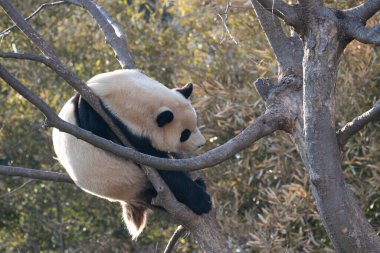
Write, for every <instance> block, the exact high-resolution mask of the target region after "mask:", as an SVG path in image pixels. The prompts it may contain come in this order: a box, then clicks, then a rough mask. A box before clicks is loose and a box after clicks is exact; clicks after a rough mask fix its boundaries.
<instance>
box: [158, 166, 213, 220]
mask: <svg viewBox="0 0 380 253" xmlns="http://www.w3.org/2000/svg"><path fill="white" fill-rule="evenodd" d="M159 174H160V176H161V177H162V179H163V180H164V181H165V183H166V184H167V185H168V187H169V188H170V190H171V191H172V192H173V194H174V196H175V197H176V199H177V200H178V201H179V202H181V203H183V204H185V205H186V206H187V207H189V208H190V209H191V210H192V211H193V212H194V213H196V214H198V215H200V214H204V213H208V212H209V211H210V210H211V208H212V204H211V198H210V195H208V193H207V192H206V191H205V190H204V187H205V184H204V182H203V180H202V183H203V185H202V183H201V182H199V183H200V184H198V183H197V182H194V181H193V180H192V179H191V178H190V177H189V176H188V175H187V174H185V173H184V172H177V171H166V170H160V171H159ZM200 180H201V179H200ZM198 181H199V180H198Z"/></svg>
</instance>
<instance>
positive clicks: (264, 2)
mask: <svg viewBox="0 0 380 253" xmlns="http://www.w3.org/2000/svg"><path fill="white" fill-rule="evenodd" d="M258 2H259V3H260V5H261V6H263V7H264V8H265V9H266V10H269V11H270V12H272V13H273V14H275V15H276V16H277V17H279V18H281V19H282V20H284V21H285V22H286V23H287V24H288V25H291V26H295V27H298V26H299V24H300V19H299V18H298V14H297V11H296V9H295V8H294V7H293V6H291V5H289V4H287V3H285V2H284V1H282V0H258Z"/></svg>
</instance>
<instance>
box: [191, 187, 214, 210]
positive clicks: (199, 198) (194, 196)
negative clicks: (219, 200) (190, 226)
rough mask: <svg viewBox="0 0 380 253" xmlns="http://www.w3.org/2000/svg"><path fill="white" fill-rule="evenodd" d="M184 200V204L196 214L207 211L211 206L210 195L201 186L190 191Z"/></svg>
mask: <svg viewBox="0 0 380 253" xmlns="http://www.w3.org/2000/svg"><path fill="white" fill-rule="evenodd" d="M186 202H187V203H185V204H186V205H187V206H188V207H189V208H190V209H191V210H192V211H193V212H194V213H196V214H198V215H201V214H204V213H208V212H210V210H211V208H212V203H211V197H210V195H208V193H207V192H205V191H204V190H202V189H201V188H198V189H197V190H196V191H194V192H191V194H190V196H189V197H188V199H187V201H186Z"/></svg>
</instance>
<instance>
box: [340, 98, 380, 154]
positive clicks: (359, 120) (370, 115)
mask: <svg viewBox="0 0 380 253" xmlns="http://www.w3.org/2000/svg"><path fill="white" fill-rule="evenodd" d="M375 120H380V102H378V103H376V104H375V106H374V107H372V108H371V109H370V110H368V111H366V112H365V113H363V114H362V115H360V116H358V117H356V118H354V119H353V120H352V121H351V122H348V123H347V124H346V125H345V126H344V127H342V129H340V130H339V131H338V133H337V138H338V143H339V146H340V147H343V146H344V145H346V143H347V141H348V140H349V139H350V138H351V137H352V136H353V135H355V134H356V133H358V132H359V131H360V130H361V129H363V128H364V127H365V126H366V125H367V124H368V123H370V122H372V121H375Z"/></svg>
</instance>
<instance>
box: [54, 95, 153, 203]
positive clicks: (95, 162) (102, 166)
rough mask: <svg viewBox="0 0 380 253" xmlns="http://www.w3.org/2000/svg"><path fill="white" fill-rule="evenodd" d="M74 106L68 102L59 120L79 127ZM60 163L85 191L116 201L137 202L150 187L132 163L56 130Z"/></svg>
mask: <svg viewBox="0 0 380 253" xmlns="http://www.w3.org/2000/svg"><path fill="white" fill-rule="evenodd" d="M73 111H74V104H73V103H72V100H70V101H68V102H67V103H66V104H65V106H64V107H63V108H62V110H61V112H60V114H59V116H60V117H61V118H62V119H63V120H65V121H68V122H70V123H72V124H75V125H76V120H75V115H74V113H73ZM53 144H54V149H55V152H56V154H57V156H58V160H59V161H60V163H61V164H62V165H63V167H64V168H65V169H66V171H67V172H68V173H69V175H70V176H71V178H72V179H73V180H74V182H75V183H76V184H77V185H78V186H79V187H81V188H82V189H83V190H85V191H87V192H89V193H91V194H94V195H97V196H99V197H102V198H106V199H109V200H112V201H129V202H131V201H133V200H134V199H136V197H137V196H138V195H139V194H140V192H141V190H142V189H145V188H146V185H147V184H148V182H147V179H146V177H145V175H144V174H143V172H142V171H141V170H140V168H139V167H137V165H135V164H134V163H133V162H131V161H127V160H125V159H123V158H120V157H117V156H115V155H113V154H111V153H109V152H106V151H104V150H101V149H99V148H96V147H94V146H92V145H91V144H88V143H86V142H84V141H82V140H80V139H78V138H76V137H74V136H72V135H69V134H67V133H64V132H61V131H59V130H57V129H54V130H53Z"/></svg>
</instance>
